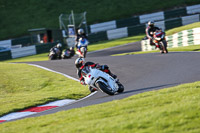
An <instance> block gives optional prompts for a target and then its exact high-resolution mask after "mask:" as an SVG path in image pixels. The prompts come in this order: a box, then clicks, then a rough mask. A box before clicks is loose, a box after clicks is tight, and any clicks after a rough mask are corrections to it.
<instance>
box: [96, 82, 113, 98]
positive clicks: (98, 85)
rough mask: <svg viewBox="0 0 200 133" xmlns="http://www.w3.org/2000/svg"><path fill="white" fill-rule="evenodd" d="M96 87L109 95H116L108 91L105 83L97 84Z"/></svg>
mask: <svg viewBox="0 0 200 133" xmlns="http://www.w3.org/2000/svg"><path fill="white" fill-rule="evenodd" d="M96 86H97V87H98V88H99V89H100V90H102V91H103V92H104V93H106V94H108V95H114V94H115V93H114V92H112V91H111V90H109V89H108V87H107V86H106V85H105V84H104V83H103V82H97V83H96Z"/></svg>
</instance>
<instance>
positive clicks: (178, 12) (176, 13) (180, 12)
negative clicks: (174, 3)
mask: <svg viewBox="0 0 200 133" xmlns="http://www.w3.org/2000/svg"><path fill="white" fill-rule="evenodd" d="M164 15H165V19H170V18H176V17H181V16H186V15H187V11H186V8H179V9H173V10H169V11H165V12H164Z"/></svg>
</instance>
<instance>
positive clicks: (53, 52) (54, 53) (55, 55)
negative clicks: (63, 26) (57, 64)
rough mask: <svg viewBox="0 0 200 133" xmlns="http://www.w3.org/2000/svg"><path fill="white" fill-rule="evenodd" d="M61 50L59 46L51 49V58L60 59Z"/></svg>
mask: <svg viewBox="0 0 200 133" xmlns="http://www.w3.org/2000/svg"><path fill="white" fill-rule="evenodd" d="M60 52H61V51H60V50H59V49H58V48H54V49H53V50H51V51H50V53H49V55H48V56H49V60H56V59H58V56H59V54H60Z"/></svg>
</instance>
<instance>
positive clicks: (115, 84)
mask: <svg viewBox="0 0 200 133" xmlns="http://www.w3.org/2000/svg"><path fill="white" fill-rule="evenodd" d="M81 74H82V76H83V77H84V79H85V83H86V84H87V85H89V86H91V87H93V88H97V90H101V91H103V92H104V93H106V94H108V95H114V94H115V93H117V92H118V93H122V92H123V91H124V86H123V85H122V84H121V83H119V81H117V79H114V78H113V77H111V76H110V75H109V74H107V73H105V72H103V71H101V70H99V69H97V68H91V67H89V66H86V67H84V68H83V69H82V71H81Z"/></svg>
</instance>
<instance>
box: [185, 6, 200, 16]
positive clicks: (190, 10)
mask: <svg viewBox="0 0 200 133" xmlns="http://www.w3.org/2000/svg"><path fill="white" fill-rule="evenodd" d="M186 10H187V14H195V13H200V4H198V5H193V6H187V7H186Z"/></svg>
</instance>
